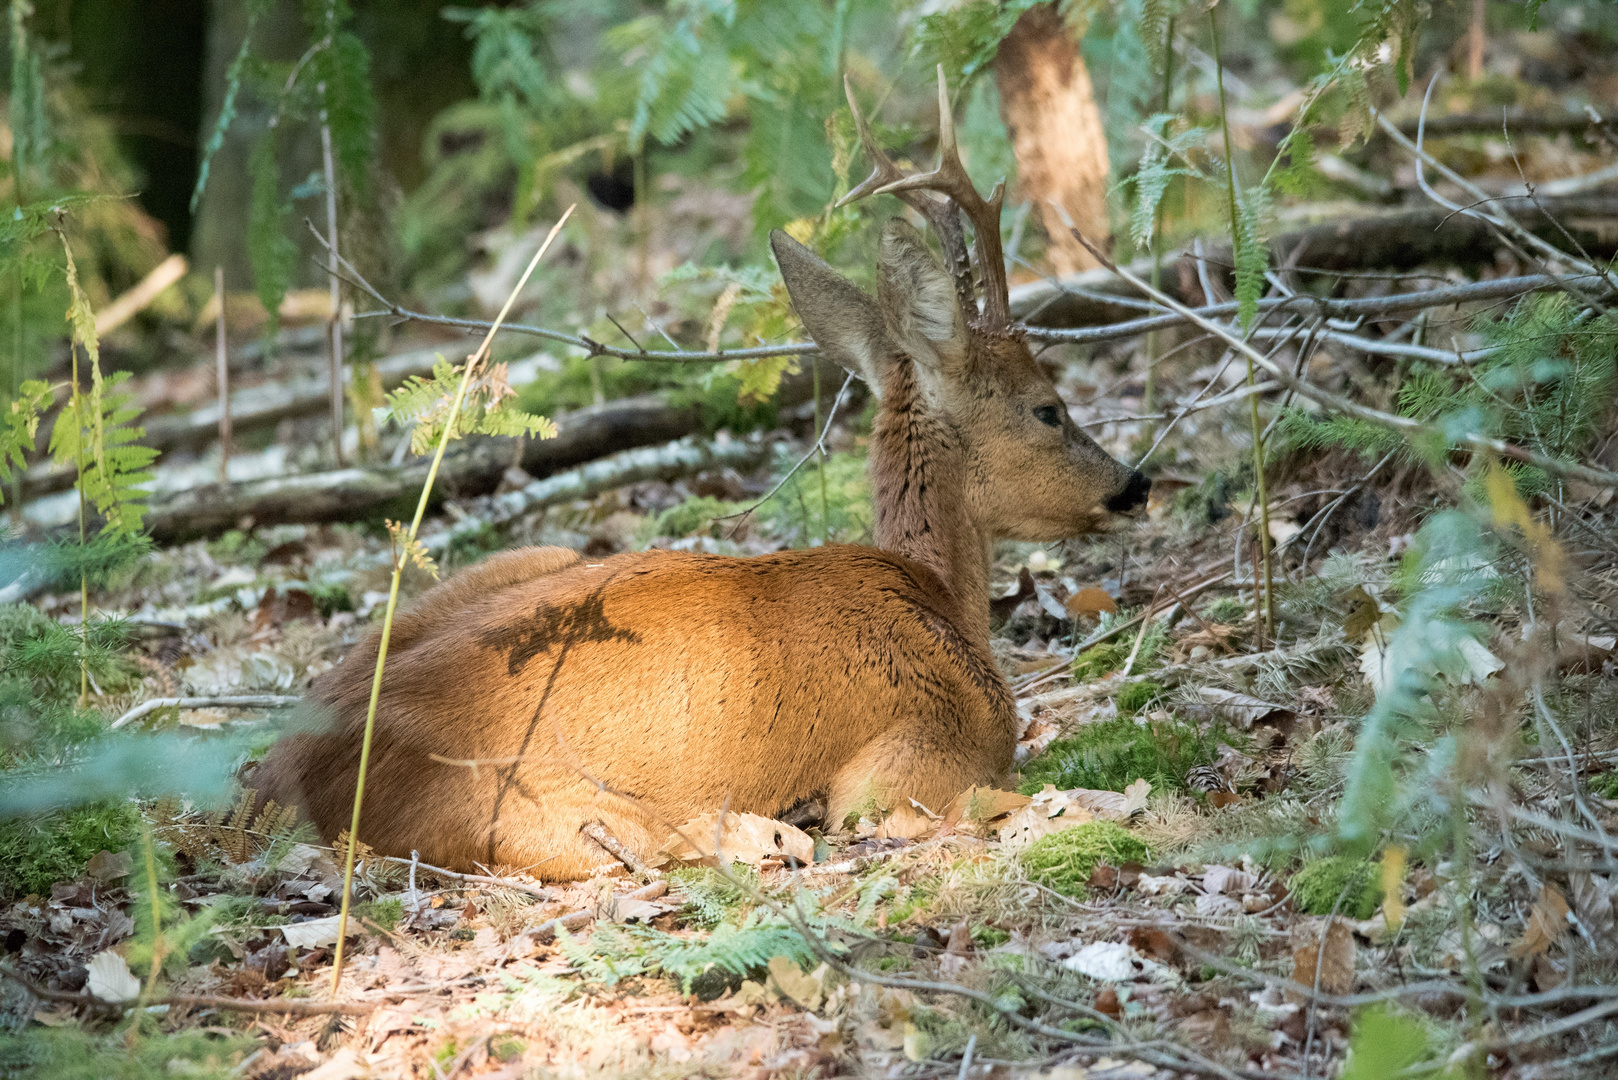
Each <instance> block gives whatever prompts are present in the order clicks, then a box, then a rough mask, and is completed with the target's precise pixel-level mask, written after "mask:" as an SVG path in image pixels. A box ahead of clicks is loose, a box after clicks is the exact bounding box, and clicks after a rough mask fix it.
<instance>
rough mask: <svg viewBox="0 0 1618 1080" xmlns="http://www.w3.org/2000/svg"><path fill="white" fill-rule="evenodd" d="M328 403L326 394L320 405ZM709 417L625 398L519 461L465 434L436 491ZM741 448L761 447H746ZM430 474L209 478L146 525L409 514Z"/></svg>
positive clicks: (498, 442) (572, 418) (631, 479)
mask: <svg viewBox="0 0 1618 1080" xmlns="http://www.w3.org/2000/svg"><path fill="white" fill-rule="evenodd" d="M820 363H822V364H823V365H824V366H823V371H822V374H823V375H826V376H827V381H830V373H831V372H834V371H836V372H838V374H840V373H841V372H840V370H839V369H836V368H833V367H832V366H831V365H830V363H828V362H825V361H820ZM804 367H805V370H804V371H803V372H801V373H800V374H798V375H794V376H789V377H788V378H785V379H783V380H782V381H781V390H780V393H779V395H778V396H777V399H776V400H777V402H778V403H779V404H780V405H782V406H791V405H797V404H800V403H802V402H804V401H806V400H808V399H809V398H810V397H811V396H812V394H813V392H814V383H813V379H812V375H811V373H810V371H809V370H808V364H807V363H806V364H805V365H804ZM834 385H835V384H834ZM325 403H326V402H325V398H324V396H322V397H321V400H320V404H321V406H322V407H324V405H325ZM705 419H706V418H705V415H704V410H703V408H702V407H701V406H700V405H696V404H691V405H675V404H670V403H669V402H667V401H665V400H663V399H662V398H659V397H636V398H624V399H622V400H619V401H613V402H609V403H608V404H606V405H604V406H601V407H599V408H591V409H581V410H579V411H578V412H574V413H568V414H565V415H563V416H560V417H557V418H556V421H557V428H558V434H557V437H556V438H554V439H536V440H530V441H528V442H527V443H526V444H525V445H524V446H523V448H522V457H521V460H520V461H518V460H516V459H515V455H516V449H517V448H516V446H515V444H513V442H512V441H511V440H510V439H505V438H498V439H497V438H472V439H467V440H465V441H464V442H462V443H460V444H458V445H457V446H456V447H455V449H454V450H452V451H451V453H449V454H448V455H446V456H445V458H444V463H443V466H442V468H441V469H440V470H439V474H438V481H437V483H436V485H435V486H434V498H435V501H436V502H442V501H443V500H444V499H446V498H471V497H473V496H477V495H486V494H488V493H490V492H492V491H494V490H495V489H496V488H497V487H499V485H500V482H501V479H502V478H503V477H504V476H505V474H506V471H507V470H508V469H509V468H510V467H511V466H512V465H513V464H520V465H521V466H522V468H523V470H524V471H526V472H528V473H529V474H530V475H533V476H539V477H550V476H552V474H554V473H557V472H560V471H562V470H565V469H571V468H573V467H574V466H577V465H580V464H582V463H584V462H588V461H595V460H597V459H599V458H603V457H606V456H607V455H608V454H612V453H615V452H617V451H622V450H626V449H630V448H634V447H641V446H647V445H652V444H658V443H667V442H672V441H674V440H677V439H680V438H682V437H684V436H686V435H689V434H691V433H693V432H695V431H699V430H701V429H702V427H703V426H704V421H705ZM733 445H734V447H735V449H734V450H731V451H721V450H717V449H716V450H715V454H714V462H713V464H714V466H717V467H723V466H736V465H742V464H745V463H747V462H749V461H751V462H753V463H755V464H756V463H758V462H759V461H762V456H761V455H762V450H761V449H758V448H756V446H755V444H749V443H740V442H738V443H736V444H733ZM716 446H717V444H716ZM743 446H754V447H755V448H754V449H753V450H751V451H745V452H744V451H743V450H742V449H741V448H742V447H743ZM703 467H708V466H707V464H706V462H704V461H700V460H693V459H691V458H689V457H686V458H683V459H681V460H679V461H673V460H671V461H669V462H665V463H661V464H658V463H652V464H647V463H642V465H641V468H642V471H641V472H638V473H637V472H634V471H630V472H626V473H623V474H621V475H620V476H619V477H618V478H616V479H615V478H614V476H613V475H612V474H611V471H610V470H608V471H607V473H606V474H605V475H602V476H600V477H598V478H597V479H596V480H594V481H588V482H583V483H579V484H576V485H575V486H574V487H573V488H572V490H573V492H575V493H573V494H566V495H564V494H562V492H563V491H564V490H565V489H566V488H567V487H568V485H567V484H564V483H560V482H559V483H558V484H557V486H556V487H557V494H556V496H555V499H554V500H553V501H560V500H561V499H563V498H587V497H589V496H590V495H594V494H598V493H599V492H601V491H605V490H608V488H609V487H615V486H622V485H623V484H628V483H635V482H637V481H641V480H650V479H673V478H675V477H677V476H681V475H686V474H687V473H688V472H690V471H692V470H697V471H700V469H701V468H703ZM647 470H649V471H647ZM670 470H673V471H672V474H670ZM426 476H427V463H426V461H425V460H422V461H419V462H414V463H411V464H407V465H401V466H386V465H377V466H370V467H367V468H349V469H336V470H332V471H328V472H319V473H307V474H304V475H300V476H286V477H274V478H270V479H263V480H252V481H244V482H239V483H234V484H205V485H202V486H200V487H195V488H188V489H186V490H183V491H178V492H175V493H174V494H172V495H166V496H161V497H158V498H155V499H153V500H152V503H151V509H150V512H149V513H148V514H147V516H146V522H147V525H148V527H149V528H150V530H151V535H152V538H153V539H154V540H156V541H157V542H159V543H164V544H170V543H178V542H181V541H184V540H189V539H194V538H197V537H205V536H216V535H218V534H219V533H222V532H224V531H226V530H227V529H233V528H236V527H237V526H238V525H239V524H240V523H241V521H242V520H243V519H244V518H251V519H252V522H253V524H255V525H278V524H285V523H290V522H300V523H315V522H329V521H361V520H365V519H367V518H376V517H381V516H384V515H389V514H391V515H392V516H394V517H400V516H405V515H406V514H407V513H408V510H409V507H406V506H404V504H405V503H407V502H412V500H414V499H415V497H416V496H417V494H419V493H420V491H421V485H422V483H423V481H424V480H425V479H426ZM597 485H599V486H597ZM412 505H413V503H412ZM538 505H539V504H538V503H536V504H535V505H534V506H533V507H530V508H537V506H538Z"/></svg>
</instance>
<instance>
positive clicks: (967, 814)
mask: <svg viewBox="0 0 1618 1080" xmlns="http://www.w3.org/2000/svg"><path fill="white" fill-rule="evenodd" d="M1030 801H1032V800H1030V799H1029V798H1028V796H1026V795H1023V794H1020V793H1019V792H1015V791H1001V790H1000V789H999V788H992V787H970V788H967V789H966V790H965V791H963V792H961V793H960V794H959V795H957V796H955V798H953V799H951V800H950V801H949V804H948V805H947V806H945V807H944V820H945V821H950V822H955V821H985V822H986V821H993V820H994V819H995V818H999V817H1005V816H1006V815H1007V814H1010V813H1013V812H1015V811H1017V810H1021V809H1022V808H1023V807H1025V806H1027V805H1028V804H1029V802H1030Z"/></svg>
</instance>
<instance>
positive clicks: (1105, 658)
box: [1073, 608, 1169, 679]
mask: <svg viewBox="0 0 1618 1080" xmlns="http://www.w3.org/2000/svg"><path fill="white" fill-rule="evenodd" d="M1137 614H1139V612H1138V611H1137V610H1130V609H1129V608H1120V609H1119V610H1118V611H1117V612H1109V613H1107V614H1106V615H1103V616H1102V617H1101V624H1100V625H1099V626H1098V627H1097V631H1098V632H1104V631H1106V630H1109V629H1111V628H1112V627H1114V626H1117V625H1118V624H1119V623H1123V622H1127V621H1129V620H1130V619H1132V618H1134V617H1135V616H1136V615H1137ZM1168 639H1169V631H1168V626H1167V625H1166V624H1165V623H1164V621H1163V620H1162V619H1155V620H1153V621H1152V622H1150V623H1148V624H1147V626H1146V633H1145V635H1144V636H1143V635H1142V634H1141V633H1140V630H1139V628H1138V627H1131V628H1130V629H1129V630H1127V631H1124V632H1123V633H1121V634H1119V635H1118V636H1117V637H1115V638H1113V639H1112V640H1111V641H1103V642H1102V643H1101V644H1099V645H1092V646H1090V648H1088V649H1086V650H1084V651H1083V652H1082V653H1080V654H1079V655H1078V656H1076V657H1074V658H1073V677H1074V678H1075V679H1100V678H1105V677H1106V676H1108V675H1111V674H1112V673H1113V672H1115V671H1118V670H1120V669H1122V668H1123V666H1124V665H1125V664H1126V663H1128V662H1129V654H1130V653H1131V652H1135V664H1134V667H1133V669H1132V670H1133V671H1135V672H1142V671H1145V670H1146V669H1147V668H1148V667H1150V666H1151V664H1152V663H1153V662H1154V661H1156V659H1157V657H1158V654H1159V653H1161V652H1162V651H1163V646H1164V645H1166V644H1167V643H1168ZM1137 640H1138V641H1139V642H1140V650H1139V651H1138V652H1136V650H1135V642H1136V641H1137Z"/></svg>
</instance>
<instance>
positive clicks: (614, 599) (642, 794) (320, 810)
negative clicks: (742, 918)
mask: <svg viewBox="0 0 1618 1080" xmlns="http://www.w3.org/2000/svg"><path fill="white" fill-rule="evenodd" d="M775 247H776V254H777V259H778V260H779V261H780V262H781V266H782V273H783V276H784V277H785V278H786V280H787V284H788V287H789V289H790V290H791V292H792V295H793V299H794V302H795V304H796V306H797V308H798V310H799V312H800V314H801V315H802V316H803V318H804V322H805V325H806V327H807V328H808V329H809V331H810V333H811V334H813V335H814V337H815V339H816V340H817V341H818V342H819V343H820V344H821V346H822V347H823V348H824V349H825V350H826V351H827V353H828V355H830V356H831V357H832V358H833V359H836V360H838V361H839V362H841V363H844V364H845V365H847V366H850V367H851V368H853V369H854V370H857V371H858V372H859V373H861V374H862V375H864V376H865V378H866V379H867V381H868V382H870V383H871V385H872V386H873V387H876V388H878V389H879V392H880V398H881V409H880V412H879V414H878V417H877V421H876V425H875V429H874V431H873V435H872V440H871V452H870V468H871V475H872V485H873V499H874V502H875V505H876V511H877V521H876V544H877V546H876V547H875V548H866V547H851V546H831V547H825V548H820V549H816V550H810V551H791V552H782V553H779V554H775V555H764V556H758V557H754V558H748V559H737V558H726V557H720V556H712V555H697V554H688V553H677V552H666V551H665V552H644V553H639V554H629V555H619V556H615V557H612V558H609V559H606V560H602V561H595V562H591V561H584V560H581V559H580V558H579V556H578V555H577V554H576V553H575V552H572V551H566V550H562V549H557V548H529V549H523V550H518V551H511V552H506V553H504V554H501V555H496V556H494V557H492V558H490V559H488V560H487V561H485V562H483V563H481V564H479V565H476V566H474V567H472V568H470V569H468V570H466V571H464V572H462V573H461V574H459V575H457V576H456V577H454V578H452V579H450V580H449V581H448V582H446V583H444V584H442V585H440V586H438V587H437V588H435V589H433V590H432V591H430V592H429V593H427V594H426V595H425V596H424V597H422V598H421V600H420V601H418V602H417V603H416V604H415V605H414V606H413V607H411V608H410V609H409V610H407V611H405V612H404V613H402V614H401V615H400V616H399V618H398V619H397V620H396V623H395V628H394V632H393V638H392V642H391V644H390V649H389V657H388V665H387V674H386V678H385V681H384V685H383V690H382V695H381V699H380V703H379V707H378V711H377V721H376V734H375V741H374V744H373V747H372V752H371V760H370V763H369V768H368V777H367V781H366V797H365V801H364V815H363V817H362V819H361V823H360V830H359V833H360V836H361V838H362V839H364V840H365V841H366V843H368V844H370V845H371V846H372V847H373V848H375V849H376V850H378V851H381V852H385V853H393V854H408V853H409V852H410V851H411V850H416V851H419V852H420V853H421V857H422V858H423V859H424V860H426V861H427V862H430V863H434V864H437V865H441V866H449V867H457V868H467V867H470V866H471V865H472V864H473V863H474V862H482V863H484V864H486V865H506V866H515V867H533V869H534V872H535V873H537V874H538V875H539V876H541V877H543V878H546V879H552V880H568V879H574V878H579V877H583V876H587V875H588V874H590V873H591V872H592V871H594V870H596V869H598V868H599V867H600V866H602V865H603V864H604V863H607V862H610V861H611V859H610V857H608V856H607V855H606V854H605V852H604V851H603V850H602V849H601V848H600V847H599V846H598V845H596V844H595V843H594V842H593V841H591V840H589V839H587V838H585V837H583V836H581V835H580V834H579V830H580V828H581V827H582V826H584V825H586V824H588V823H589V822H592V821H600V822H602V823H603V824H605V825H606V827H607V828H608V829H609V830H610V831H611V832H612V833H613V835H615V836H616V837H617V838H618V839H619V840H620V841H621V842H622V843H623V844H625V845H626V846H628V847H629V848H631V849H633V850H636V851H638V852H640V853H642V854H650V853H651V852H652V851H654V850H655V849H656V847H657V845H658V843H659V842H660V841H661V840H662V839H663V838H664V837H665V836H666V835H667V834H668V831H669V830H668V825H669V823H670V822H673V823H679V822H683V821H686V820H688V819H689V818H691V817H692V816H694V815H696V814H698V813H702V812H704V811H713V810H716V809H718V808H719V807H720V806H721V805H725V804H727V803H728V805H729V807H730V809H731V810H734V811H749V812H753V813H759V814H765V815H775V814H779V813H781V812H782V811H784V810H786V809H787V808H789V807H791V806H793V805H794V804H796V803H798V802H800V801H802V800H805V799H807V798H810V797H819V796H825V797H826V798H827V800H828V806H829V809H830V820H831V821H832V822H834V823H837V822H841V821H842V820H843V819H844V817H845V816H846V815H848V814H850V813H854V812H858V811H861V810H863V809H866V808H867V806H868V805H871V806H877V807H892V806H896V805H902V804H903V803H904V801H905V800H906V799H915V800H916V801H918V802H920V803H922V804H923V805H925V806H928V807H931V808H934V809H938V808H941V807H942V806H943V805H944V804H945V803H947V802H948V801H949V800H950V799H951V798H952V797H953V796H954V795H955V794H957V793H958V792H960V791H961V790H963V789H964V788H966V787H968V786H970V785H972V784H977V783H987V782H991V781H993V780H994V779H996V778H997V777H1000V776H1002V775H1003V774H1004V773H1005V771H1006V770H1007V769H1008V768H1009V767H1010V765H1011V761H1012V751H1013V749H1014V746H1015V742H1016V731H1017V718H1016V711H1015V708H1014V706H1013V702H1012V699H1011V695H1010V693H1009V691H1008V690H1007V688H1006V685H1005V682H1004V680H1003V679H1002V678H1001V676H1000V675H999V673H998V671H997V670H996V668H995V666H994V663H993V661H992V660H991V658H990V655H989V648H988V646H989V641H988V560H989V551H990V546H991V544H992V543H993V541H994V540H996V539H999V538H1004V537H1014V538H1020V539H1030V540H1052V539H1058V538H1060V537H1065V536H1071V535H1075V534H1077V533H1080V532H1085V531H1089V530H1091V529H1094V528H1098V527H1100V526H1101V525H1102V524H1104V523H1105V522H1106V521H1107V520H1108V518H1109V517H1110V516H1111V512H1110V511H1109V510H1108V509H1107V508H1106V504H1107V503H1109V502H1111V503H1112V504H1114V508H1115V509H1132V508H1133V505H1134V504H1135V503H1138V502H1139V501H1140V500H1143V499H1144V487H1143V484H1144V481H1142V480H1140V479H1139V478H1138V477H1136V476H1135V475H1134V474H1133V473H1132V472H1131V471H1130V470H1129V469H1127V468H1126V467H1124V466H1122V465H1119V464H1118V463H1117V462H1115V461H1113V460H1112V459H1111V458H1109V457H1107V456H1106V455H1105V454H1104V453H1103V452H1102V451H1101V450H1100V449H1099V448H1098V447H1096V446H1095V444H1094V443H1093V442H1091V441H1090V440H1089V439H1088V438H1086V437H1085V436H1084V435H1083V434H1082V433H1081V432H1079V431H1078V429H1077V428H1076V427H1074V426H1073V424H1072V422H1071V421H1070V420H1068V419H1067V414H1066V410H1065V409H1062V410H1061V423H1060V424H1059V425H1054V426H1053V425H1051V424H1049V423H1048V422H1044V421H1041V420H1039V419H1036V418H1035V416H1034V414H1033V410H1035V409H1037V408H1039V407H1041V406H1046V405H1050V404H1053V403H1054V404H1057V405H1059V404H1060V403H1059V401H1058V399H1057V398H1056V392H1055V389H1054V387H1052V386H1051V383H1050V380H1049V379H1048V378H1047V377H1046V376H1045V375H1044V374H1043V373H1041V372H1040V370H1039V368H1038V367H1037V366H1036V365H1035V364H1034V362H1033V360H1032V358H1031V357H1030V356H1029V354H1028V350H1027V349H1026V348H1025V347H1024V346H1023V344H1022V341H1021V339H1020V338H1019V337H1017V336H1016V335H1014V334H1010V333H1007V332H1004V331H999V332H984V331H980V330H978V329H976V328H972V329H968V327H967V325H966V322H965V316H964V313H963V312H961V311H960V309H959V307H958V305H957V304H956V301H955V293H954V290H953V288H952V286H951V283H950V281H949V279H948V278H947V277H946V276H945V275H944V274H943V271H942V270H941V269H940V268H939V267H938V264H937V262H936V260H934V259H933V257H932V256H931V255H930V254H929V253H928V251H927V248H926V246H925V244H924V243H923V242H922V241H921V238H920V237H919V236H918V235H916V234H915V232H914V230H911V229H909V227H908V226H903V225H902V223H901V224H899V225H896V226H890V228H889V229H888V231H887V233H886V234H884V240H883V264H882V276H883V287H882V290H881V296H880V301H879V302H877V303H873V302H872V301H871V299H870V298H869V297H867V296H866V295H865V294H864V293H862V292H860V291H859V290H858V289H856V288H854V287H853V286H852V285H849V284H848V283H847V282H846V281H845V280H843V279H842V278H840V277H838V276H837V275H836V274H835V273H834V272H833V271H832V270H831V269H830V268H829V267H826V266H825V265H824V264H823V263H820V262H819V260H818V259H815V258H814V257H813V256H812V255H809V254H808V252H807V251H806V250H804V249H802V248H800V247H798V246H797V245H795V244H793V242H792V241H790V240H786V238H784V237H778V238H777V239H776V241H775ZM1046 415H1047V416H1048V415H1049V414H1046ZM1126 495H1127V500H1126V501H1128V502H1129V503H1130V505H1129V506H1123V505H1121V504H1120V503H1119V500H1120V499H1123V498H1124V497H1125V496H1126ZM1137 495H1138V498H1137ZM376 650H377V636H376V635H372V637H371V638H369V639H367V641H366V642H365V643H363V644H362V645H361V646H359V647H358V648H356V649H355V650H354V651H353V652H352V653H351V654H350V655H349V656H348V657H347V659H346V660H345V661H344V662H343V663H342V664H340V665H338V666H337V667H336V668H334V669H332V670H331V671H329V672H327V673H326V674H325V675H323V676H322V677H321V678H320V679H319V680H318V681H317V682H316V684H315V686H314V688H313V690H312V692H311V698H312V699H313V700H314V701H316V702H319V703H322V704H324V705H326V706H328V707H329V708H330V710H331V712H332V713H333V718H332V719H333V724H332V727H331V729H330V730H329V731H327V732H325V733H321V734H304V735H298V736H294V737H291V738H289V739H285V740H283V741H282V742H281V743H280V744H279V745H278V746H277V747H276V748H275V750H274V751H273V752H272V753H271V755H270V756H269V758H268V759H266V761H265V763H264V765H263V766H261V767H260V769H259V770H258V772H257V773H256V774H255V775H254V777H253V778H252V781H251V782H252V783H253V784H254V785H255V786H256V787H258V788H259V790H260V793H261V796H262V797H265V798H270V797H273V798H275V799H277V800H279V801H280V802H282V803H283V804H286V803H296V804H297V805H299V806H301V807H303V808H304V810H305V812H306V813H307V814H308V816H309V817H310V818H311V819H312V820H313V821H314V822H315V824H316V825H317V826H318V827H319V828H320V830H321V832H322V833H323V834H324V835H326V836H327V837H328V838H330V837H332V836H334V835H335V834H336V833H337V832H338V830H340V829H341V828H343V827H345V826H346V825H347V823H348V821H349V816H350V814H351V812H352V811H351V807H352V804H353V793H354V777H355V775H356V772H357V769H358V764H359V750H360V737H361V733H362V732H363V729H364V723H365V711H366V707H367V703H368V700H369V696H370V689H371V682H372V671H373V668H374V664H375V659H376ZM466 762H477V763H478V764H477V765H476V767H475V768H474V767H473V766H471V765H468V764H464V763H466ZM597 781H599V782H600V784H602V785H605V787H606V788H609V789H610V790H611V791H612V792H619V793H622V794H623V795H625V796H628V797H629V798H628V799H624V798H619V797H617V796H615V795H613V794H609V793H607V792H605V791H603V790H602V789H601V788H600V787H598V786H597V783H596V782H597Z"/></svg>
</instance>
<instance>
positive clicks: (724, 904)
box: [668, 863, 759, 927]
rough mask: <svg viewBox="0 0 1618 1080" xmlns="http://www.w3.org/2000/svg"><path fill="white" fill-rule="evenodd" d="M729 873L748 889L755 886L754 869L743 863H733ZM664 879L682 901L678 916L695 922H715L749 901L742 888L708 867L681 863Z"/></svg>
mask: <svg viewBox="0 0 1618 1080" xmlns="http://www.w3.org/2000/svg"><path fill="white" fill-rule="evenodd" d="M730 873H731V877H733V878H735V879H737V880H738V881H740V882H742V883H745V884H746V885H747V886H748V887H750V888H752V889H757V888H758V887H759V876H758V871H757V870H755V869H754V868H753V867H751V866H748V865H746V864H745V863H735V864H733V865H732V866H731V868H730ZM668 879H669V884H670V885H672V886H673V887H674V891H675V895H677V896H678V897H679V898H680V900H681V901H682V902H683V904H684V906H683V907H682V908H681V909H680V915H681V917H682V918H684V919H686V920H687V921H689V922H694V923H696V924H697V925H699V926H707V927H712V926H717V925H719V923H720V922H722V921H724V920H725V919H726V918H728V917H729V916H731V915H732V914H734V913H735V912H736V911H738V910H739V909H740V908H742V907H743V906H745V905H746V904H747V903H748V902H749V897H748V894H747V891H746V890H745V889H743V888H742V887H741V886H740V885H738V884H737V883H736V882H734V881H731V880H729V879H727V878H726V877H725V876H724V875H723V874H721V873H719V871H717V870H714V869H712V868H710V867H706V866H686V867H681V868H679V869H677V870H671V871H670V872H669V874H668Z"/></svg>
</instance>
